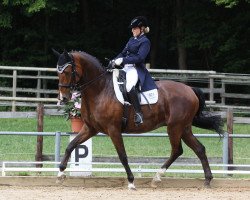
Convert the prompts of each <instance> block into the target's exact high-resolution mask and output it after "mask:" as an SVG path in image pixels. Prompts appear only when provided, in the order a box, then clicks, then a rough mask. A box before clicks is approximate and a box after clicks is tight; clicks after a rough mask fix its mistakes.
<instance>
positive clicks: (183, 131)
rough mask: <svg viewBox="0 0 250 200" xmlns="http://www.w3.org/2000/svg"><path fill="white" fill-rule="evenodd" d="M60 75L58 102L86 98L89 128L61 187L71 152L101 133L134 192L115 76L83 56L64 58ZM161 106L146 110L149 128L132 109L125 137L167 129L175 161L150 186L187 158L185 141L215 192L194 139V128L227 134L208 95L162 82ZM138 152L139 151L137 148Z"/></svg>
mask: <svg viewBox="0 0 250 200" xmlns="http://www.w3.org/2000/svg"><path fill="white" fill-rule="evenodd" d="M53 51H54V54H55V55H56V56H57V57H58V62H57V72H58V77H59V85H58V87H59V100H58V101H59V102H60V103H66V102H67V101H69V100H70V98H71V94H72V91H73V90H79V91H80V92H81V96H82V103H81V116H82V119H83V120H84V122H85V123H84V125H83V127H82V129H81V130H80V132H79V133H78V134H77V136H76V137H75V138H74V139H73V140H72V141H71V142H70V143H69V144H68V146H67V148H66V150H65V154H64V156H63V158H62V160H61V163H60V165H59V172H58V177H57V179H58V181H59V182H62V181H64V179H65V178H66V175H65V173H64V170H65V169H66V167H67V163H68V160H69V157H70V155H71V152H72V151H73V150H74V149H75V148H76V147H77V146H78V145H79V144H81V143H83V142H85V141H86V140H88V139H89V138H91V137H93V136H95V135H97V134H98V133H99V132H102V133H104V134H106V135H108V136H109V137H110V138H111V140H112V143H113V145H114V147H115V149H116V151H117V154H118V156H119V159H120V161H121V163H122V165H123V167H124V168H125V171H126V174H127V180H128V188H129V189H135V184H134V175H133V173H132V172H131V169H130V166H129V164H128V159H127V153H126V149H125V146H124V142H123V137H122V134H121V133H122V116H123V105H122V104H121V103H120V102H119V101H118V100H117V99H116V96H115V92H114V89H113V81H112V73H110V72H109V70H107V69H106V68H105V67H103V66H102V65H101V63H100V62H99V61H98V59H97V58H95V57H94V56H92V55H90V54H88V53H86V52H81V51H72V52H67V51H65V50H64V52H63V53H61V54H60V53H59V52H58V51H56V50H53ZM156 85H157V87H158V95H159V97H158V101H157V103H155V104H152V105H151V106H150V107H151V109H150V108H149V106H147V105H142V112H143V115H144V123H143V124H141V125H139V126H137V125H135V124H134V122H133V115H134V113H133V112H134V111H133V109H132V107H131V106H130V107H129V114H128V123H127V127H126V133H128V134H129V133H145V132H148V131H151V130H154V129H156V128H159V127H162V126H166V127H167V133H168V136H169V140H170V144H171V148H172V149H171V155H170V157H169V159H166V162H165V163H164V164H163V165H162V166H161V168H160V169H159V171H158V172H157V173H156V174H155V176H154V177H153V180H152V183H151V186H152V187H157V185H158V183H159V182H160V181H161V176H163V175H164V173H165V171H166V170H167V169H168V167H169V166H170V165H171V164H172V163H173V162H174V161H175V160H176V159H177V158H178V157H179V156H180V155H182V153H183V148H182V141H183V142H184V143H186V145H187V146H188V147H190V148H191V149H192V150H193V151H194V152H195V154H196V155H197V156H198V158H199V159H200V161H201V163H202V167H203V170H204V175H205V181H204V186H206V187H210V182H211V180H212V179H213V176H212V173H211V169H210V166H209V163H208V159H207V156H206V151H205V147H204V146H203V145H202V144H201V143H200V142H199V141H198V139H197V138H196V137H195V136H194V135H193V133H192V125H194V126H197V127H200V128H204V129H210V130H214V131H216V132H217V133H218V134H220V135H221V134H223V130H222V126H223V120H222V118H221V116H220V115H216V114H215V113H213V112H212V111H206V112H205V111H204V108H205V99H204V94H203V92H202V91H201V90H200V89H199V88H192V87H190V86H188V85H186V84H183V83H180V82H175V81H170V80H160V81H156ZM138 148H139V147H138Z"/></svg>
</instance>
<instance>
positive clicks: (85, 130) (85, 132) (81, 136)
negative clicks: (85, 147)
mask: <svg viewBox="0 0 250 200" xmlns="http://www.w3.org/2000/svg"><path fill="white" fill-rule="evenodd" d="M96 134H97V133H96V132H95V131H94V130H92V129H90V128H89V127H88V126H87V125H86V124H84V126H83V127H82V129H81V131H80V132H79V133H78V134H77V136H76V137H75V138H74V139H73V140H72V141H71V142H70V143H69V144H68V146H67V148H66V150H65V154H64V156H63V158H62V160H61V164H60V165H59V170H60V171H59V172H58V175H57V183H62V182H63V181H64V179H65V178H66V175H65V173H64V170H65V169H66V167H67V163H68V161H69V158H70V155H71V152H72V151H73V150H74V149H75V148H76V147H77V146H78V145H79V144H81V143H83V142H85V141H87V140H88V139H89V138H91V137H92V136H94V135H96Z"/></svg>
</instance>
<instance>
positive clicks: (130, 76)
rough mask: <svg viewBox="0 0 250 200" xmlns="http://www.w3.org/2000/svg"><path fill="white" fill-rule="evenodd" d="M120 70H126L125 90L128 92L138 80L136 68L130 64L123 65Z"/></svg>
mask: <svg viewBox="0 0 250 200" xmlns="http://www.w3.org/2000/svg"><path fill="white" fill-rule="evenodd" d="M122 70H123V71H125V72H126V79H127V84H126V89H127V92H130V90H131V89H132V87H134V86H135V85H136V83H137V81H138V74H137V70H136V69H135V67H134V65H132V64H127V65H125V66H124V67H123V69H122Z"/></svg>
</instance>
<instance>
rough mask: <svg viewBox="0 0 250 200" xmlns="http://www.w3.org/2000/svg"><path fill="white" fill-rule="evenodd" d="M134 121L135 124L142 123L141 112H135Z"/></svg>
mask: <svg viewBox="0 0 250 200" xmlns="http://www.w3.org/2000/svg"><path fill="white" fill-rule="evenodd" d="M134 122H135V124H136V125H139V124H142V123H143V117H142V114H141V113H135V116H134Z"/></svg>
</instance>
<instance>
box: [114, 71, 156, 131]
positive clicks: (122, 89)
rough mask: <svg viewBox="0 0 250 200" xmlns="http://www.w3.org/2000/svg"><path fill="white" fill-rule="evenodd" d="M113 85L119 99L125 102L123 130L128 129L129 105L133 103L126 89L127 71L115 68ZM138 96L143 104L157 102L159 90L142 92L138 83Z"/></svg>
mask: <svg viewBox="0 0 250 200" xmlns="http://www.w3.org/2000/svg"><path fill="white" fill-rule="evenodd" d="M113 86H114V90H115V94H116V97H117V99H118V101H120V102H121V103H122V104H123V107H124V109H123V117H122V131H125V130H126V126H127V122H128V107H129V106H130V105H131V103H130V100H129V98H128V94H127V90H126V72H125V71H123V70H118V69H114V70H113ZM136 90H137V91H138V98H139V102H140V104H141V105H149V107H150V104H155V103H156V102H157V101H158V90H157V89H153V90H149V91H146V92H141V91H140V87H139V84H138V83H137V84H136Z"/></svg>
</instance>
